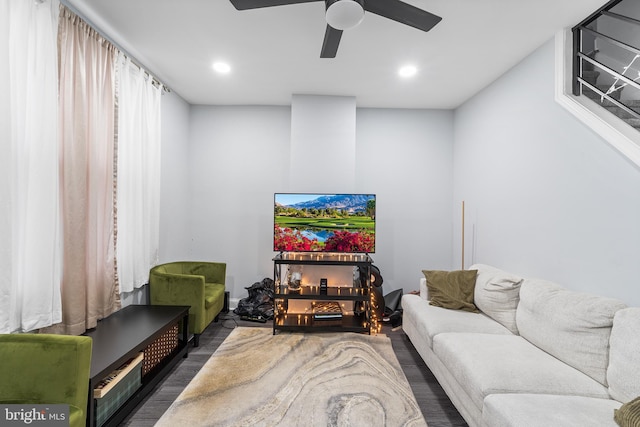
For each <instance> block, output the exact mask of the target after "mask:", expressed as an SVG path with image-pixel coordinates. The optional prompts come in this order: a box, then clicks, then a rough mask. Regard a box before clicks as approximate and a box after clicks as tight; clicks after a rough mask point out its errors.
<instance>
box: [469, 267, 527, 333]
mask: <svg viewBox="0 0 640 427" xmlns="http://www.w3.org/2000/svg"><path fill="white" fill-rule="evenodd" d="M470 269H471V270H477V271H478V276H477V277H476V286H475V290H474V298H473V299H474V301H473V303H474V304H475V305H476V307H478V309H480V311H482V312H483V313H484V314H486V315H487V316H489V317H491V318H492V319H493V320H495V321H496V322H499V323H500V324H501V325H503V326H504V327H506V328H507V329H509V330H510V331H511V332H513V333H514V334H517V333H518V326H517V324H516V308H517V307H518V302H519V301H520V285H521V284H522V277H518V276H516V275H513V274H511V273H507V272H504V271H502V270H499V269H497V268H495V267H491V266H489V265H484V264H475V265H472V266H471V267H470Z"/></svg>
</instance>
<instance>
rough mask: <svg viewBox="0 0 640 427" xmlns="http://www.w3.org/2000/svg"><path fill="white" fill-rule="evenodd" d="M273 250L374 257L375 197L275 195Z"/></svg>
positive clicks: (363, 195)
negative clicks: (355, 253)
mask: <svg viewBox="0 0 640 427" xmlns="http://www.w3.org/2000/svg"><path fill="white" fill-rule="evenodd" d="M273 212H274V221H273V223H274V227H273V228H274V232H273V250H274V251H280V252H334V253H353V252H358V253H374V252H375V243H376V196H375V194H306V193H276V194H275V195H274V208H273Z"/></svg>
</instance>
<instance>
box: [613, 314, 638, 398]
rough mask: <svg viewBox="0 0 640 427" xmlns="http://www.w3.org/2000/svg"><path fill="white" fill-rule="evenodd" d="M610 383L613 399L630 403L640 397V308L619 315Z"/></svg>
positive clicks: (616, 318)
mask: <svg viewBox="0 0 640 427" xmlns="http://www.w3.org/2000/svg"><path fill="white" fill-rule="evenodd" d="M610 346H611V350H610V353H609V368H608V369H607V381H608V382H609V393H611V397H613V398H614V399H616V400H619V401H620V402H623V403H625V402H628V401H630V400H631V399H634V398H636V397H638V396H640V308H639V307H631V308H625V309H623V310H620V311H618V312H617V313H616V314H615V316H614V318H613V328H612V329H611V340H610Z"/></svg>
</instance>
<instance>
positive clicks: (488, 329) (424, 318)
mask: <svg viewBox="0 0 640 427" xmlns="http://www.w3.org/2000/svg"><path fill="white" fill-rule="evenodd" d="M402 309H403V311H404V313H403V317H404V318H405V319H413V322H414V323H415V324H416V325H415V328H416V330H417V331H418V332H419V333H420V336H421V337H422V338H423V339H424V340H426V342H427V345H428V346H429V347H430V348H433V337H434V336H436V335H438V334H440V333H443V332H480V333H486V334H505V335H510V334H511V332H509V330H508V329H507V328H505V327H504V326H502V325H500V324H499V323H498V322H496V321H494V320H492V319H490V318H489V317H487V316H486V315H484V314H482V313H470V312H468V311H459V310H448V309H446V308H441V307H435V306H432V305H429V302H428V301H425V300H423V299H422V298H420V297H419V296H418V295H404V296H403V297H402Z"/></svg>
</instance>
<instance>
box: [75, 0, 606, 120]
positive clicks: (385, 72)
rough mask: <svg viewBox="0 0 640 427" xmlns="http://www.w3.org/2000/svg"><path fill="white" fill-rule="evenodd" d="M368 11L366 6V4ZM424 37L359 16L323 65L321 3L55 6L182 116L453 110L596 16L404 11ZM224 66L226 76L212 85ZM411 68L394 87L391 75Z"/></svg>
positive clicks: (576, 6)
mask: <svg viewBox="0 0 640 427" xmlns="http://www.w3.org/2000/svg"><path fill="white" fill-rule="evenodd" d="M365 1H366V0H365ZM405 2H406V3H410V4H412V5H414V6H416V7H419V8H421V9H424V10H427V11H429V12H432V13H435V14H436V15H439V16H441V17H442V18H443V19H442V21H441V22H440V23H439V24H438V25H436V26H435V27H434V28H433V29H432V30H431V31H429V32H422V31H419V30H416V29H414V28H411V27H408V26H405V25H402V24H399V23H397V22H394V21H390V20H388V19H384V18H381V17H379V16H377V15H374V14H370V13H368V14H366V15H365V18H364V21H363V22H362V23H361V24H360V25H359V26H358V27H356V28H354V29H351V30H347V31H345V32H344V34H343V36H342V41H341V43H340V47H339V49H338V54H337V57H336V58H335V59H321V58H320V48H321V46H322V41H323V37H324V31H325V26H326V22H325V20H324V2H321V1H318V2H314V3H302V4H296V5H287V6H278V7H271V8H265V9H256V10H247V11H237V10H236V9H235V8H234V7H233V6H232V5H231V3H230V2H229V1H228V0H108V1H107V0H63V3H65V4H68V5H69V4H70V5H71V7H72V9H75V10H76V11H77V12H79V13H80V14H81V15H82V16H83V17H85V19H87V20H89V21H90V22H91V23H93V25H94V26H96V27H97V28H98V29H99V30H100V31H101V32H102V33H103V34H106V35H107V36H108V37H109V38H110V39H111V40H113V41H114V42H115V43H116V44H118V45H119V46H120V47H121V48H122V49H124V50H125V51H126V52H128V53H129V54H130V55H131V56H133V57H134V58H135V59H137V61H138V62H140V63H142V64H143V65H144V66H145V67H146V68H147V69H148V70H149V71H151V72H152V73H153V74H154V75H155V76H156V77H157V78H158V79H159V80H160V81H162V82H163V83H165V84H166V85H167V86H168V87H169V88H171V89H172V90H173V91H174V92H176V93H178V94H179V95H180V96H181V97H182V98H184V99H185V100H186V101H187V102H189V103H191V104H212V105H255V104H258V105H289V104H290V103H291V95H292V94H314V95H344V96H355V97H356V102H357V105H358V106H360V107H390V108H444V109H450V108H455V107H457V106H459V105H460V104H462V103H463V102H465V101H466V100H467V99H469V98H470V97H471V96H473V95H474V94H475V93H477V92H478V91H479V90H481V89H482V88H483V87H485V86H487V85H488V84H490V83H491V82H492V81H494V80H495V79H496V78H498V77H499V76H500V75H501V74H503V73H504V72H505V71H507V70H508V69H509V68H511V67H512V66H514V65H515V64H517V63H518V62H519V61H520V60H522V59H523V58H524V57H526V56H527V55H528V54H530V53H531V52H532V51H533V50H535V49H536V48H537V47H539V46H540V45H542V44H543V43H545V42H546V41H548V40H550V39H551V38H552V37H553V36H554V34H555V33H556V31H558V30H560V29H562V28H565V27H571V26H573V25H575V24H576V23H578V22H580V21H581V20H582V19H583V18H585V17H587V16H588V15H589V14H591V13H592V12H593V11H594V10H596V9H597V8H599V7H600V6H601V5H603V4H605V3H606V1H603V0H535V1H532V0H405ZM216 60H225V61H227V62H229V63H230V65H231V67H232V72H231V73H230V74H228V75H218V74H216V73H214V72H213V70H212V67H211V65H212V63H213V62H214V61H216ZM406 63H412V64H414V65H415V66H417V67H418V74H417V75H416V76H415V77H413V78H412V79H408V80H402V79H400V78H399V77H398V75H397V70H398V68H399V67H400V66H401V65H403V64H406Z"/></svg>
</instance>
